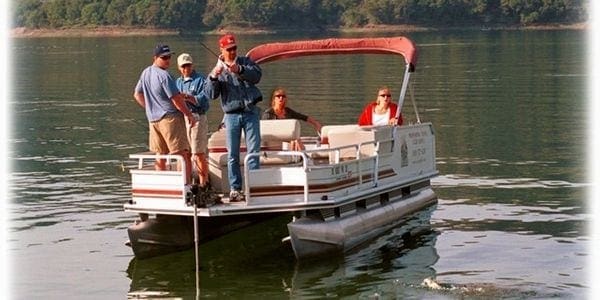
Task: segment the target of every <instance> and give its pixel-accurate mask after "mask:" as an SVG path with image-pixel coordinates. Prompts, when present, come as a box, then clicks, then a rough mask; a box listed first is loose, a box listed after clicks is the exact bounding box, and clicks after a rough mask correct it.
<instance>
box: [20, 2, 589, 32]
mask: <svg viewBox="0 0 600 300" xmlns="http://www.w3.org/2000/svg"><path fill="white" fill-rule="evenodd" d="M15 2H16V3H15ZM15 2H13V5H12V9H13V19H12V20H13V27H26V28H69V27H86V26H89V27H94V26H131V27H147V28H161V29H162V28H164V29H184V30H191V31H194V30H198V31H202V30H213V29H218V28H223V27H229V26H239V27H250V28H274V29H276V28H309V29H310V28H315V29H316V28H331V27H334V28H336V27H337V28H339V27H361V26H367V25H415V26H426V27H455V26H490V27H494V26H520V25H536V24H549V23H553V24H556V23H558V24H569V23H579V22H585V21H587V18H588V15H587V9H588V8H587V6H588V5H589V4H588V2H587V1H585V0H294V1H289V0H20V1H15Z"/></svg>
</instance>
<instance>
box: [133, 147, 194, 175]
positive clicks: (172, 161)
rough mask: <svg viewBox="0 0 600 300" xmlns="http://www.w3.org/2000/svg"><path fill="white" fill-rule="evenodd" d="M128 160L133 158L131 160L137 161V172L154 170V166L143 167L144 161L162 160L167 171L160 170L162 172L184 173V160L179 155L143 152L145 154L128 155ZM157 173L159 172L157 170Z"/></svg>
mask: <svg viewBox="0 0 600 300" xmlns="http://www.w3.org/2000/svg"><path fill="white" fill-rule="evenodd" d="M129 158H133V159H137V160H138V168H137V169H138V170H143V169H148V168H149V167H152V168H154V165H152V166H150V164H149V163H148V164H146V165H144V162H145V160H154V161H156V160H159V159H164V160H165V163H166V167H167V170H162V171H173V170H175V171H178V172H181V173H184V172H185V171H184V170H185V167H186V166H185V160H184V159H183V156H181V155H179V154H155V153H152V152H145V153H136V154H130V155H129ZM173 165H175V167H173ZM157 171H159V170H157Z"/></svg>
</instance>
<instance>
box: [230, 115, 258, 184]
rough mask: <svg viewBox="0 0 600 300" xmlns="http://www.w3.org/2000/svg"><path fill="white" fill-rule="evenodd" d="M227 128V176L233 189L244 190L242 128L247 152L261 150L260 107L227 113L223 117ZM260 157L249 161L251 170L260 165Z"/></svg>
mask: <svg viewBox="0 0 600 300" xmlns="http://www.w3.org/2000/svg"><path fill="white" fill-rule="evenodd" d="M223 122H224V123H225V130H226V133H227V134H226V143H227V177H228V178H229V188H230V189H231V190H238V191H241V190H242V173H241V171H240V140H241V138H242V130H244V135H245V136H246V148H247V153H259V152H260V109H259V108H258V107H254V109H253V110H252V111H244V112H242V113H235V114H225V116H224V117H223ZM259 164H260V160H259V157H258V156H256V157H254V158H252V159H250V160H249V161H248V168H249V169H250V170H253V169H258V168H259V167H260V165H259Z"/></svg>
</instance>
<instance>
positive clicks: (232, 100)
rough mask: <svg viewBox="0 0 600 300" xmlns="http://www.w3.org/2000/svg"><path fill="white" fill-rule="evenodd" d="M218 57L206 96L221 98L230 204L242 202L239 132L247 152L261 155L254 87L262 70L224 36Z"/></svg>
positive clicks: (252, 163)
mask: <svg viewBox="0 0 600 300" xmlns="http://www.w3.org/2000/svg"><path fill="white" fill-rule="evenodd" d="M219 48H220V50H221V55H220V56H219V59H218V60H217V64H216V66H215V67H214V68H213V70H212V71H211V72H210V74H209V76H208V77H209V79H210V80H208V82H209V84H210V85H211V87H209V88H208V89H207V91H209V92H208V94H209V96H210V97H211V98H212V99H216V98H218V97H219V96H221V108H222V109H223V112H224V113H225V116H224V117H223V122H224V124H225V130H226V142H227V153H228V154H227V171H228V179H229V189H230V191H229V202H243V201H245V197H244V193H243V192H242V174H241V171H240V140H241V137H242V130H243V131H244V136H245V137H246V148H247V153H258V152H260V108H259V107H257V106H256V103H258V102H260V101H262V94H261V92H260V90H259V89H258V88H257V87H256V86H255V85H256V84H257V83H258V82H259V81H260V78H261V76H262V70H261V69H260V67H259V66H258V65H257V64H256V63H255V62H253V61H252V60H251V59H250V58H249V57H247V56H237V44H236V42H235V37H234V36H233V35H231V34H226V35H224V36H222V37H221V38H220V39H219ZM247 167H248V169H251V170H252V169H258V168H259V158H258V156H255V157H253V158H251V159H249V160H248V166H247Z"/></svg>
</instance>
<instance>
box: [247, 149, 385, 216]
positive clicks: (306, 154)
mask: <svg viewBox="0 0 600 300" xmlns="http://www.w3.org/2000/svg"><path fill="white" fill-rule="evenodd" d="M392 141H393V139H386V140H381V141H369V142H361V143H359V144H352V145H344V146H339V147H335V148H319V149H311V150H303V151H267V152H259V153H248V154H247V155H246V157H245V158H244V192H245V195H246V205H249V204H250V202H251V198H252V197H251V195H250V188H251V187H252V186H251V184H250V175H251V173H252V171H253V170H250V169H248V160H249V159H252V158H253V157H257V159H259V157H260V156H262V155H264V154H265V153H266V154H268V155H274V156H291V157H300V158H301V162H302V167H301V168H302V171H303V173H304V176H303V180H302V186H303V188H304V189H303V190H304V193H303V202H304V203H305V204H306V203H308V202H309V199H310V197H309V196H310V193H309V182H308V173H309V171H310V168H333V167H335V166H336V165H339V164H349V163H356V164H357V170H358V180H359V181H358V184H359V186H361V185H362V184H363V182H364V177H365V175H367V174H365V170H368V168H367V167H363V165H364V162H365V161H368V160H373V168H372V172H371V174H370V175H371V177H372V178H373V183H372V186H377V185H378V182H379V164H380V154H379V153H380V147H381V143H388V142H392ZM368 145H373V147H374V149H373V155H367V156H364V155H361V150H364V148H365V147H366V146H368ZM350 148H354V154H355V155H354V157H352V160H349V161H340V159H341V152H342V151H343V150H345V149H350ZM312 153H319V154H323V153H333V154H334V159H333V161H332V160H330V161H329V164H327V165H315V164H314V163H313V162H312V159H311V154H312ZM328 157H329V155H328Z"/></svg>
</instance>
